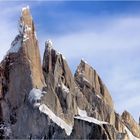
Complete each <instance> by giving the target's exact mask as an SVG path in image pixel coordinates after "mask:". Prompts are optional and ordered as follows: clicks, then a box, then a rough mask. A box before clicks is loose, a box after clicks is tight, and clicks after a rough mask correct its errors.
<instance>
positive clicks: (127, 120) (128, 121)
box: [122, 111, 140, 138]
mask: <svg viewBox="0 0 140 140" xmlns="http://www.w3.org/2000/svg"><path fill="white" fill-rule="evenodd" d="M122 119H123V122H124V124H125V125H126V126H127V128H128V129H129V130H130V131H131V132H132V134H133V135H134V136H135V137H138V138H140V126H139V125H138V124H137V123H136V121H135V120H134V119H133V117H132V116H131V114H130V113H129V112H127V111H124V112H123V113H122Z"/></svg>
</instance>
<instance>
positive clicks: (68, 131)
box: [39, 104, 73, 135]
mask: <svg viewBox="0 0 140 140" xmlns="http://www.w3.org/2000/svg"><path fill="white" fill-rule="evenodd" d="M39 110H40V111H41V112H43V113H44V114H46V115H48V116H49V118H50V119H51V120H52V121H53V122H54V123H56V124H57V125H58V126H60V127H61V128H62V129H64V130H65V132H66V134H67V135H70V134H71V132H72V128H73V127H72V126H70V125H68V124H67V123H66V122H65V121H63V120H62V119H61V118H59V117H57V116H56V115H55V114H54V113H53V112H52V111H51V110H50V109H49V108H48V107H47V106H46V105H45V104H42V105H40V106H39Z"/></svg>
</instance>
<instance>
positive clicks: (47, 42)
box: [45, 39, 53, 48]
mask: <svg viewBox="0 0 140 140" xmlns="http://www.w3.org/2000/svg"><path fill="white" fill-rule="evenodd" d="M45 46H46V47H47V48H53V43H52V41H51V40H50V39H49V40H47V41H46V42H45Z"/></svg>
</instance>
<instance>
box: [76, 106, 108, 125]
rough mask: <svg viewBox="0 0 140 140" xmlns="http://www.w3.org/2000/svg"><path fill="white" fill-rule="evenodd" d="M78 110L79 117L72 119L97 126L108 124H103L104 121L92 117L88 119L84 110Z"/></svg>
mask: <svg viewBox="0 0 140 140" xmlns="http://www.w3.org/2000/svg"><path fill="white" fill-rule="evenodd" d="M77 109H78V114H79V115H80V116H76V117H74V118H76V119H79V120H84V121H87V122H90V123H95V124H98V125H101V124H108V122H104V121H99V120H97V119H95V118H93V117H88V116H87V112H86V111H85V110H81V109H80V108H77Z"/></svg>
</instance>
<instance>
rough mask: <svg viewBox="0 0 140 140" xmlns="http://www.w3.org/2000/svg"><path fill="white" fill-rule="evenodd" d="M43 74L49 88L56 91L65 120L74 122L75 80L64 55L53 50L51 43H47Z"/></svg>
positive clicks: (75, 110)
mask: <svg viewBox="0 0 140 140" xmlns="http://www.w3.org/2000/svg"><path fill="white" fill-rule="evenodd" d="M43 72H44V77H45V81H46V83H47V85H48V88H49V89H54V91H53V93H55V96H57V97H56V99H57V102H59V103H60V106H61V107H60V106H58V107H59V108H58V109H59V110H61V109H62V113H63V114H64V118H65V119H66V120H67V121H68V122H69V123H71V122H73V116H74V115H75V114H76V112H77V105H76V100H75V96H76V95H75V92H74V91H75V83H74V78H73V75H72V73H71V71H70V68H69V66H68V64H67V62H66V60H65V59H64V57H63V56H62V54H60V53H58V52H56V50H54V49H53V48H52V42H51V41H47V42H46V49H45V53H44V58H43ZM48 93H49V94H52V90H50V91H48ZM51 96H52V95H51ZM50 103H51V102H50V101H48V104H50ZM54 105H55V104H54ZM55 106H56V105H55ZM52 110H54V109H52ZM57 112H58V111H57ZM55 113H56V112H55ZM60 113H61V112H60Z"/></svg>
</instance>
